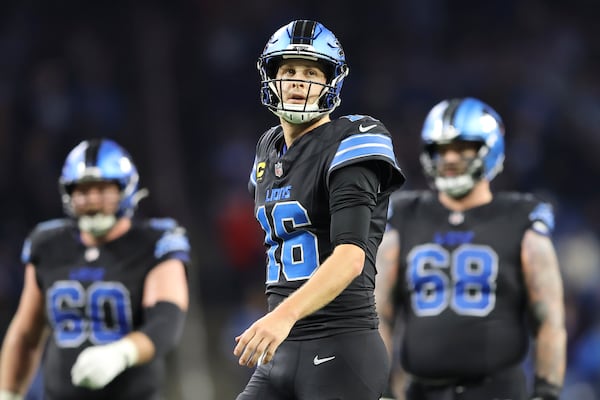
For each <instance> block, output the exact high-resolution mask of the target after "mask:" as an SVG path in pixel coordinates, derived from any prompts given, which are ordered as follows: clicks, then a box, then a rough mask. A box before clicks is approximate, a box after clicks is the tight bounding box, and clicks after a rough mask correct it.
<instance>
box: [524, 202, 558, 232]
mask: <svg viewBox="0 0 600 400" xmlns="http://www.w3.org/2000/svg"><path fill="white" fill-rule="evenodd" d="M529 220H530V221H531V223H532V224H531V229H533V230H534V231H536V232H537V233H540V234H542V235H546V236H547V235H550V234H551V233H552V232H553V231H554V211H553V209H552V206H551V205H550V204H549V203H538V204H537V205H536V206H535V208H534V209H533V211H531V212H530V213H529Z"/></svg>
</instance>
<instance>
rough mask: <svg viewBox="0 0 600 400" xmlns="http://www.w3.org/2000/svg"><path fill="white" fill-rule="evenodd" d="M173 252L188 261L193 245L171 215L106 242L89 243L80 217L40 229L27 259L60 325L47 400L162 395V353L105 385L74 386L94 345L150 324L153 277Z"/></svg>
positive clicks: (53, 322)
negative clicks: (145, 300)
mask: <svg viewBox="0 0 600 400" xmlns="http://www.w3.org/2000/svg"><path fill="white" fill-rule="evenodd" d="M172 258H176V259H180V260H181V261H182V262H184V264H185V265H186V266H187V265H188V263H189V260H190V245H189V241H188V238H187V236H186V233H185V231H184V229H183V228H181V227H179V226H178V225H177V223H176V222H175V221H173V220H171V219H150V220H143V221H136V220H134V221H133V224H132V227H131V229H130V230H129V231H128V232H127V233H126V234H125V235H123V236H122V237H120V238H118V239H116V240H114V241H111V242H109V243H106V244H103V245H101V246H98V247H86V246H85V245H83V243H82V242H81V240H80V239H79V230H78V228H77V226H76V222H75V221H73V220H69V219H61V220H53V221H48V222H45V223H42V224H39V225H38V226H37V227H36V228H35V229H34V231H33V232H32V233H31V235H30V236H29V237H28V239H27V240H26V242H25V246H24V249H23V261H24V262H25V263H31V264H33V265H34V266H35V270H36V277H37V282H38V285H39V287H40V288H41V290H42V293H43V294H44V296H45V300H46V312H47V319H48V323H49V325H50V326H51V327H52V334H51V337H50V338H49V340H48V343H47V346H46V352H45V354H44V385H45V398H46V399H48V400H53V399H60V400H68V399H73V400H75V399H77V400H80V399H103V400H105V399H111V400H116V399H151V398H152V399H154V398H155V396H156V395H157V393H159V390H160V387H161V385H162V377H163V375H164V371H163V370H164V366H163V360H160V359H155V360H153V361H152V362H150V363H148V364H145V365H142V366H138V367H133V368H129V369H127V370H125V371H124V372H123V373H122V374H120V375H118V376H117V377H116V378H115V379H114V380H113V381H112V382H111V383H109V384H108V385H107V386H106V387H105V388H104V389H101V390H88V389H84V388H79V387H75V386H73V385H72V383H71V373H70V371H71V368H72V367H73V364H74V363H75V360H76V359H77V356H78V355H79V353H81V351H82V350H83V349H85V348H86V347H88V346H92V345H102V344H107V343H110V342H113V341H115V340H118V339H120V338H121V337H123V336H125V335H126V334H127V333H129V332H131V331H133V330H136V329H138V328H139V327H140V326H141V325H142V324H143V323H144V315H143V308H142V295H143V287H144V280H145V278H146V275H147V274H148V272H149V271H150V270H152V268H154V267H155V266H156V265H158V264H159V263H161V262H162V261H165V260H167V259H172Z"/></svg>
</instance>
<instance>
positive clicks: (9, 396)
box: [0, 390, 23, 400]
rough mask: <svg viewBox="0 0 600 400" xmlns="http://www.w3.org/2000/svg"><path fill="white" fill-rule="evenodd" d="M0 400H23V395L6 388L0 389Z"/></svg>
mask: <svg viewBox="0 0 600 400" xmlns="http://www.w3.org/2000/svg"><path fill="white" fill-rule="evenodd" d="M0 400H23V396H22V395H20V394H19V393H15V392H9V391H8V390H0Z"/></svg>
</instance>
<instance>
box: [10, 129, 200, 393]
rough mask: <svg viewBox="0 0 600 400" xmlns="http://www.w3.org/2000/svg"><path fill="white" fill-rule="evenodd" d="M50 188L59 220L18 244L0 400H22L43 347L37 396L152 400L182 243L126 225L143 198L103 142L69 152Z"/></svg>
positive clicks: (181, 300)
mask: <svg viewBox="0 0 600 400" xmlns="http://www.w3.org/2000/svg"><path fill="white" fill-rule="evenodd" d="M59 186H60V189H61V195H62V200H63V204H64V207H65V211H66V212H67V214H68V215H69V218H67V219H58V220H52V221H48V222H44V223H41V224H39V225H38V226H37V227H36V228H35V229H34V230H33V232H32V233H31V235H30V236H29V237H28V238H27V240H26V242H25V245H24V248H23V262H24V263H25V264H26V267H25V285H24V288H23V293H22V295H21V301H20V304H19V307H18V310H17V312H16V314H15V316H14V318H13V320H12V322H11V324H10V327H9V329H8V331H7V334H6V337H5V340H4V344H3V346H2V356H1V360H0V399H2V400H18V399H22V398H23V397H22V393H24V391H25V390H26V388H27V385H28V382H29V379H30V376H31V374H32V372H33V371H34V370H35V368H36V367H37V365H38V363H39V362H40V357H41V353H42V351H44V354H43V359H42V364H43V376H44V379H43V380H44V398H45V399H46V400H81V399H98V400H100V399H102V400H106V399H111V400H116V399H132V400H133V399H135V400H158V399H160V398H161V391H162V384H163V375H164V373H165V370H164V368H165V367H164V365H163V364H164V356H165V354H166V353H167V352H168V351H169V350H170V349H172V348H173V346H175V345H176V343H177V342H178V340H179V338H180V335H181V333H182V329H183V324H184V317H185V313H186V310H187V307H188V286H187V273H186V265H187V264H188V263H189V261H190V245H189V241H188V238H187V235H186V233H185V231H184V229H183V228H182V227H180V226H179V225H178V224H177V223H176V222H175V221H174V220H172V219H147V220H146V219H143V220H137V219H132V216H133V213H134V210H135V208H136V205H137V202H138V200H139V199H140V197H141V196H142V195H143V191H141V190H138V174H137V170H136V167H135V165H134V164H133V162H132V160H131V157H130V156H129V154H128V153H127V152H126V151H125V150H124V149H123V148H122V147H120V146H119V145H118V144H117V143H115V142H113V141H111V140H108V139H99V140H89V141H84V142H82V143H80V144H79V145H78V146H77V147H75V148H74V149H73V150H72V151H71V152H70V153H69V155H68V156H67V159H66V161H65V164H64V167H63V170H62V175H61V177H60V180H59ZM46 339H47V340H46ZM44 348H45V349H44ZM43 349H44V350H43Z"/></svg>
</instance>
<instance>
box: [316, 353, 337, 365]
mask: <svg viewBox="0 0 600 400" xmlns="http://www.w3.org/2000/svg"><path fill="white" fill-rule="evenodd" d="M334 358H335V356H331V357H325V358H319V356H318V355H316V356H315V358H314V359H313V364H315V365H319V364H323V363H324V362H327V361H331V360H333V359H334Z"/></svg>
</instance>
